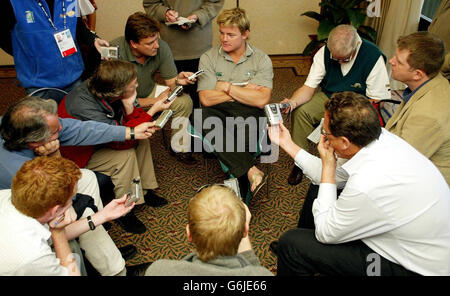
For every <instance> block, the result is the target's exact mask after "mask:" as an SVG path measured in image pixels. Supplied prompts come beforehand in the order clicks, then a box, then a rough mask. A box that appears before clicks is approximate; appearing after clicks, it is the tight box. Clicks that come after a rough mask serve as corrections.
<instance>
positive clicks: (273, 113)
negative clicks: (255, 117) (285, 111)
mask: <svg viewBox="0 0 450 296" xmlns="http://www.w3.org/2000/svg"><path fill="white" fill-rule="evenodd" d="M264 112H265V113H266V116H267V119H268V120H269V124H270V125H278V124H280V123H282V122H283V117H282V116H281V111H280V106H279V104H268V105H266V106H264Z"/></svg>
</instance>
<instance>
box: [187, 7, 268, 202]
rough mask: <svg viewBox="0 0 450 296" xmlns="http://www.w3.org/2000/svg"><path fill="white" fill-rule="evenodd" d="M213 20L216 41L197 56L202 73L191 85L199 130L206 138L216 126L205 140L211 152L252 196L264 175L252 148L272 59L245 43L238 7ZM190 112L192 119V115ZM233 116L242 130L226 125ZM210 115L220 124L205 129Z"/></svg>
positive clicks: (247, 27)
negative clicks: (198, 108)
mask: <svg viewBox="0 0 450 296" xmlns="http://www.w3.org/2000/svg"><path fill="white" fill-rule="evenodd" d="M217 24H218V25H219V27H220V42H221V45H220V46H215V47H213V48H211V49H210V50H208V51H207V52H206V53H204V54H203V55H202V56H201V57H200V66H199V69H202V70H204V71H205V74H203V75H202V76H200V77H199V81H198V89H197V90H198V92H199V98H200V102H201V104H202V106H203V108H202V121H203V123H202V127H203V128H202V134H203V136H206V137H207V136H208V134H209V133H210V132H211V131H214V130H216V131H217V130H220V132H221V135H220V136H219V137H216V139H215V140H216V141H215V142H214V143H211V144H213V145H214V150H215V153H216V154H217V156H218V158H219V160H220V161H222V162H223V163H224V164H225V165H226V166H227V167H228V169H229V173H230V174H232V175H233V176H234V177H236V178H238V180H239V185H240V187H241V190H240V191H241V195H243V196H245V195H246V193H247V192H248V189H250V191H251V192H252V194H254V195H255V194H256V193H257V191H258V190H259V189H260V188H261V186H262V185H263V184H264V183H265V180H266V179H267V176H265V175H264V173H263V172H262V171H261V170H259V169H258V168H257V167H256V161H255V159H254V158H253V153H252V152H255V151H257V150H256V145H257V139H258V138H259V135H260V134H261V133H260V128H261V125H260V121H261V122H262V120H259V119H260V118H265V115H264V111H263V110H262V109H263V108H264V106H265V105H266V104H268V103H269V101H270V97H271V93H272V79H273V69H272V62H271V60H270V58H269V57H268V56H267V55H266V54H265V53H264V52H262V51H261V50H260V49H258V48H256V47H254V46H252V45H250V44H249V43H247V39H248V37H249V33H250V22H249V20H248V19H247V16H246V14H245V11H244V10H243V9H241V8H234V9H229V10H224V11H223V12H222V13H221V14H220V15H219V16H218V17H217ZM194 115H195V116H194V121H197V120H198V118H197V114H194ZM239 118H240V119H244V120H245V122H244V124H245V128H244V127H242V125H240V124H234V123H233V124H229V123H230V120H229V119H233V120H234V122H235V123H236V122H238V121H239ZM215 119H218V120H219V121H220V122H218V123H219V124H221V125H222V127H216V126H214V125H212V126H214V129H212V128H211V127H209V128H208V124H207V122H208V121H211V120H213V121H215ZM247 123H249V124H247ZM197 125H198V124H195V123H194V126H197ZM242 131H245V133H246V134H245V136H243V137H242V136H239V134H240V132H242ZM252 139H253V140H254V141H253V140H252ZM242 141H243V142H242ZM241 144H244V145H241ZM239 146H240V147H242V146H244V148H245V149H239V148H240V147H239ZM241 151H242V152H241Z"/></svg>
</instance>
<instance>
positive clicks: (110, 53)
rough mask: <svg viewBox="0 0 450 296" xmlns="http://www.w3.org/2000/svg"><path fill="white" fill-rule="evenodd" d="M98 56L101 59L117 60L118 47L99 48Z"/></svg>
mask: <svg viewBox="0 0 450 296" xmlns="http://www.w3.org/2000/svg"><path fill="white" fill-rule="evenodd" d="M100 54H101V56H102V59H105V58H108V59H118V58H119V47H118V46H117V47H116V46H111V47H103V46H102V47H100Z"/></svg>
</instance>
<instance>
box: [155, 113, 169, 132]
mask: <svg viewBox="0 0 450 296" xmlns="http://www.w3.org/2000/svg"><path fill="white" fill-rule="evenodd" d="M172 114H173V111H172V110H170V109H167V110H164V111H163V112H162V113H161V115H159V117H158V119H156V121H155V126H157V127H159V128H163V127H164V125H165V124H166V123H167V121H169V118H170V117H171V116H172Z"/></svg>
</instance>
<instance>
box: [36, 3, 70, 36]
mask: <svg viewBox="0 0 450 296" xmlns="http://www.w3.org/2000/svg"><path fill="white" fill-rule="evenodd" d="M37 3H38V5H39V7H40V8H41V9H42V11H43V12H44V14H45V16H46V17H47V20H48V22H49V23H50V25H51V26H52V27H53V29H55V31H58V29H57V28H56V26H55V24H54V23H53V21H52V19H51V18H50V16H49V15H48V13H47V11H46V10H45V8H44V6H43V5H42V3H41V0H37ZM62 11H63V18H64V30H65V29H66V4H65V2H64V0H62Z"/></svg>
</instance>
